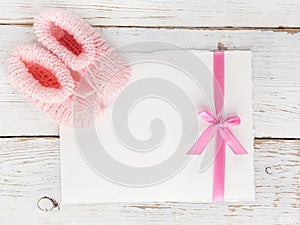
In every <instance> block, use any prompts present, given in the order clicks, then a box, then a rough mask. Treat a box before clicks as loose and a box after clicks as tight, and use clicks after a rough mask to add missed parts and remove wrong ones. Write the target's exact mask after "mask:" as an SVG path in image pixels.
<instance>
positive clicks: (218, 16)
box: [0, 0, 300, 27]
mask: <svg viewBox="0 0 300 225" xmlns="http://www.w3.org/2000/svg"><path fill="white" fill-rule="evenodd" d="M45 8H55V9H60V8H67V9H69V10H72V11H74V12H77V13H78V14H79V15H80V16H82V17H83V18H85V19H87V20H88V21H89V22H90V23H92V24H94V25H110V26H111V25H113V26H171V27H225V26H233V27H278V26H285V27H300V17H299V15H300V3H299V0H272V1H265V0H256V1H251V0H242V1H239V0H230V1H223V0H210V1H206V0H185V1H182V0H156V1H149V0H128V1H122V0H114V1H111V0H102V1H97V0H89V1H84V4H83V2H82V1H79V0H69V1H62V0H51V1H37V0H34V1H32V0H23V1H10V0H2V1H1V16H0V23H2V24H29V23H32V22H33V17H34V16H35V15H36V14H37V13H38V12H39V11H40V10H41V9H45Z"/></svg>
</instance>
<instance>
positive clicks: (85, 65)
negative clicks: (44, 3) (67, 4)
mask: <svg viewBox="0 0 300 225" xmlns="http://www.w3.org/2000/svg"><path fill="white" fill-rule="evenodd" d="M34 28H35V32H36V35H37V37H38V41H39V42H40V43H42V45H44V47H45V48H47V49H48V50H50V51H51V52H52V53H53V54H55V55H56V56H57V57H58V58H59V59H61V60H62V61H63V62H64V63H65V64H66V65H67V67H68V68H70V69H72V70H73V71H76V72H78V73H79V74H80V77H81V78H82V77H85V79H87V80H88V81H89V82H90V83H91V85H92V86H93V87H94V88H96V90H95V91H96V92H98V94H100V96H102V98H103V101H105V100H107V98H108V97H109V96H111V95H112V94H114V93H116V92H117V91H118V90H119V89H121V88H122V87H123V86H124V85H125V84H126V83H127V82H128V80H129V78H130V70H129V67H128V66H127V65H125V63H124V62H123V60H122V59H121V58H120V57H119V56H118V55H117V54H116V53H114V52H113V51H112V50H111V48H110V46H109V45H108V44H107V43H106V42H105V40H104V39H103V38H102V36H101V35H100V34H99V33H98V32H96V30H95V29H94V28H92V27H91V26H90V25H89V24H87V23H85V22H84V21H83V20H82V19H81V18H80V17H78V16H76V15H72V14H70V13H69V12H67V11H61V10H55V11H53V10H50V11H46V12H44V13H42V14H40V15H39V16H37V17H36V18H35V22H34Z"/></svg>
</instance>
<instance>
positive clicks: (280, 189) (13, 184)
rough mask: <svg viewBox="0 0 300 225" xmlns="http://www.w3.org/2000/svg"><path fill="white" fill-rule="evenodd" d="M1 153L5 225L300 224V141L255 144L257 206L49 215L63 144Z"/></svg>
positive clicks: (15, 141) (8, 143)
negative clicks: (45, 203)
mask: <svg viewBox="0 0 300 225" xmlns="http://www.w3.org/2000/svg"><path fill="white" fill-rule="evenodd" d="M0 150H1V151H0V156H1V157H0V166H1V173H0V202H1V204H0V222H3V223H1V224H17V223H18V224H32V225H35V224H41V223H43V224H49V225H50V224H51V225H52V224H53V225H54V224H55V225H59V224H66V223H68V224H83V223H84V224H89V225H92V224H99V222H100V223H101V222H105V224H108V225H111V224H145V225H148V224H149V225H150V224H208V223H213V224H240V223H241V221H243V223H244V224H281V225H283V224H299V222H300V213H299V212H300V210H299V207H300V197H299V196H300V169H299V168H300V140H268V139H258V140H256V141H255V150H256V151H255V185H256V200H255V201H254V202H236V203H220V204H209V203H196V202H189V203H152V204H151V203H147V204H144V203H139V204H125V203H122V204H94V205H66V206H62V208H61V210H60V211H59V212H57V211H53V212H47V213H44V212H40V211H39V210H38V209H37V207H36V201H37V200H38V199H39V198H40V197H42V196H44V195H47V196H50V197H54V198H56V199H59V195H60V194H59V193H60V171H59V167H60V166H59V165H60V162H59V139H58V138H1V139H0ZM267 172H268V173H267ZM83 191H84V190H83ZM4 222H6V223H4Z"/></svg>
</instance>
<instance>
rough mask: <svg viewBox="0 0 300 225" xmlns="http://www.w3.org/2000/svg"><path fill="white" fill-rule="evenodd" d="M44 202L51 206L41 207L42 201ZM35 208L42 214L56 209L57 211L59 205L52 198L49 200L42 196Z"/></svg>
mask: <svg viewBox="0 0 300 225" xmlns="http://www.w3.org/2000/svg"><path fill="white" fill-rule="evenodd" d="M44 200H46V201H47V202H48V203H49V202H50V204H51V206H50V207H46V206H45V207H43V206H42V205H41V203H42V201H44ZM37 207H38V208H39V210H41V211H44V212H48V211H52V210H53V209H55V208H57V209H58V210H59V204H58V202H57V201H56V200H55V199H54V198H50V197H48V196H44V197H41V198H40V199H39V200H38V201H37Z"/></svg>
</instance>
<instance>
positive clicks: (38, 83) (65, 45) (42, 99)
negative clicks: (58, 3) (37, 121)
mask: <svg viewBox="0 0 300 225" xmlns="http://www.w3.org/2000/svg"><path fill="white" fill-rule="evenodd" d="M34 28H35V32H36V35H37V37H38V41H39V42H40V43H41V44H42V45H43V46H44V47H45V48H46V49H45V48H42V47H38V46H36V45H26V46H23V47H18V48H16V49H15V50H14V51H13V52H12V54H11V56H10V58H9V76H10V79H11V82H12V83H13V84H14V85H15V86H16V88H17V89H18V91H19V92H20V93H21V94H22V95H23V96H24V97H25V98H27V99H28V100H29V101H30V102H32V103H34V104H35V105H36V106H37V107H38V108H39V109H41V110H43V111H45V113H46V114H47V115H48V116H50V117H51V118H52V119H54V120H55V121H56V122H57V123H59V124H64V125H68V126H76V127H84V126H88V125H89V124H90V123H91V122H92V121H93V120H94V119H95V118H96V117H97V116H99V115H100V114H101V111H102V110H104V108H105V102H107V100H108V99H109V98H110V97H111V95H113V94H115V93H117V91H119V90H120V89H121V88H122V87H123V86H124V85H125V84H126V83H127V82H128V80H129V79H130V69H129V67H128V66H127V65H126V64H125V63H124V61H123V60H122V59H121V58H120V56H119V55H118V54H116V53H115V52H113V51H112V50H111V48H110V47H109V45H108V44H107V43H106V42H105V41H104V40H103V38H102V36H101V35H100V34H99V33H97V32H96V31H95V30H94V29H93V28H92V27H91V26H90V25H88V24H87V23H85V22H84V21H83V20H82V19H81V18H80V17H78V16H75V15H72V14H70V13H68V12H66V11H53V10H52V11H46V12H44V13H42V14H40V15H39V16H38V17H36V19H35V23H34Z"/></svg>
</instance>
